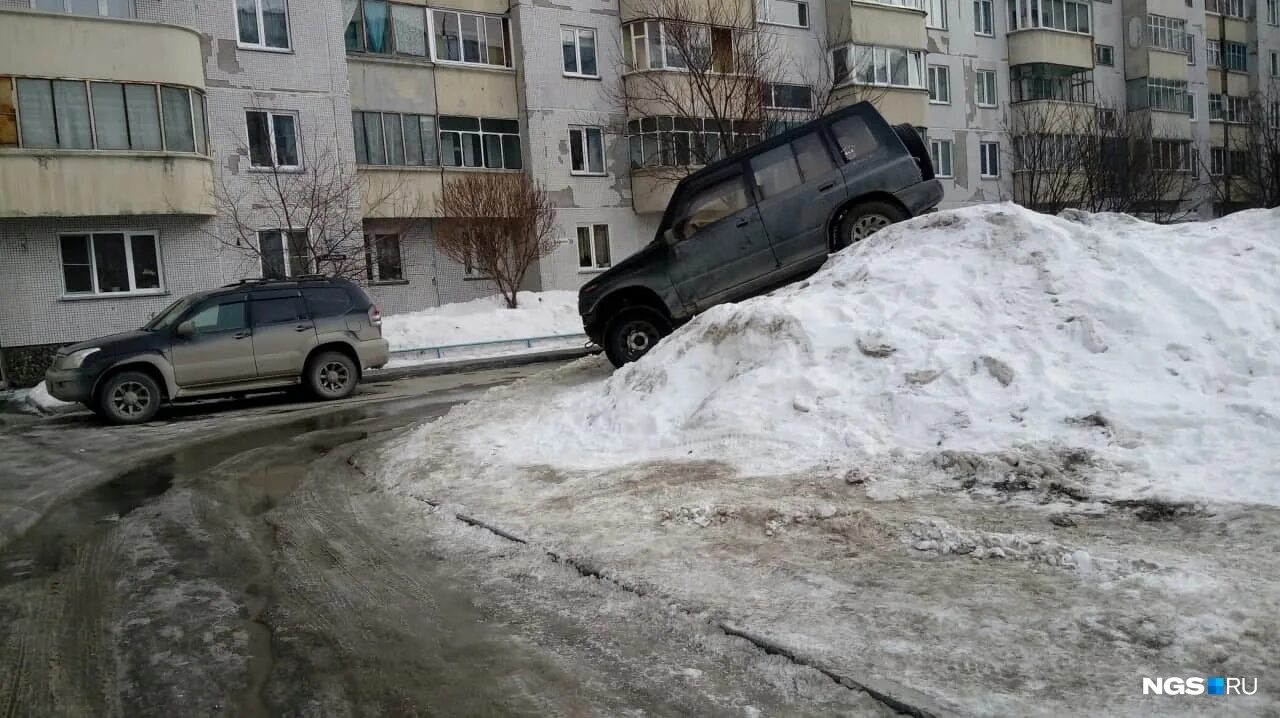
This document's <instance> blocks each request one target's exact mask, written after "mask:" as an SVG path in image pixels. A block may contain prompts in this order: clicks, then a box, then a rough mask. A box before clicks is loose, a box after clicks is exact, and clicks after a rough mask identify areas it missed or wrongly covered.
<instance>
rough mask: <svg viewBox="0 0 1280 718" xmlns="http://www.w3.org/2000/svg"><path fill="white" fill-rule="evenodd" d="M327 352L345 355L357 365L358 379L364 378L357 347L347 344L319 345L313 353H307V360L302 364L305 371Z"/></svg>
mask: <svg viewBox="0 0 1280 718" xmlns="http://www.w3.org/2000/svg"><path fill="white" fill-rule="evenodd" d="M325 352H338V353H339V354H343V355H345V356H346V357H347V358H348V359H350V360H351V363H352V364H355V365H356V378H357V379H362V378H364V369H363V368H362V367H361V366H360V354H359V353H358V352H356V348H355V347H353V346H351V345H350V344H348V343H346V342H325V343H323V344H317V345H316V346H315V347H313V348H312V349H311V351H309V352H307V360H306V361H305V362H303V363H302V366H303V371H306V367H309V366H311V362H312V360H314V359H315V358H316V357H318V356H320V355H321V354H323V353H325Z"/></svg>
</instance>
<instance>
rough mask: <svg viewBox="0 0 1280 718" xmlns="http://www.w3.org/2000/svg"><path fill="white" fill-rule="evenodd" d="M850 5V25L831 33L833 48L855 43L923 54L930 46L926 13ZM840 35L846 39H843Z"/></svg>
mask: <svg viewBox="0 0 1280 718" xmlns="http://www.w3.org/2000/svg"><path fill="white" fill-rule="evenodd" d="M849 5H850V9H849V15H850V20H849V24H848V25H840V26H837V25H835V24H832V25H831V27H830V28H829V30H828V34H829V37H830V40H831V42H832V43H833V44H840V43H843V42H856V43H858V44H861V45H882V46H885V47H906V48H910V49H913V50H924V49H926V48H927V47H928V46H929V41H928V33H927V32H926V31H925V27H924V18H925V13H924V11H923V10H916V9H915V8H906V7H899V6H896V5H875V4H871V3H864V2H856V1H855V2H851V3H849ZM841 33H845V36H844V37H842V36H841Z"/></svg>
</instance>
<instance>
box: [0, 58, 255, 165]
mask: <svg viewBox="0 0 1280 718" xmlns="http://www.w3.org/2000/svg"><path fill="white" fill-rule="evenodd" d="M9 78H10V80H11V81H12V83H13V90H12V92H13V108H14V125H15V127H16V132H17V140H18V143H17V145H15V146H16V147H19V148H22V149H31V150H40V151H41V152H63V151H70V152H110V153H120V154H130V155H138V154H178V155H196V156H199V157H209V156H211V154H212V148H211V147H210V143H209V115H208V97H207V96H206V95H205V93H204V92H202V91H201V90H198V89H196V88H194V87H189V86H187V85H168V84H164V83H158V82H124V81H121V80H100V79H84V80H80V79H76V80H68V79H63V78H49V77H31V76H24V75H11V76H9ZM19 80H31V81H34V82H46V83H49V84H50V103H51V104H52V106H53V117H54V125H53V131H54V137H55V141H57V139H56V138H57V137H58V135H59V129H58V126H57V115H58V98H57V95H56V93H54V92H53V91H52V83H54V82H71V83H79V84H82V85H84V93H85V107H86V111H87V114H88V118H87V119H88V123H89V146H88V147H78V148H73V147H57V146H55V147H30V146H28V145H27V144H26V142H25V139H24V137H23V132H22V101H21V98H20V97H19V94H18V81H19ZM95 84H98V85H119V86H121V87H122V88H125V87H128V86H130V85H133V86H138V87H147V88H150V89H151V90H152V91H153V93H154V95H155V111H156V114H155V119H156V125H157V127H158V128H159V131H160V148H159V149H154V150H149V149H134V148H132V147H126V148H119V149H111V148H101V147H99V146H98V145H99V144H100V143H99V141H98V124H97V118H95V117H94V109H93V104H94V103H93V86H94V85H95ZM166 87H169V88H173V89H177V90H183V91H184V92H186V95H187V106H188V108H189V109H190V112H191V137H192V139H193V147H192V149H191V150H190V151H188V150H177V149H169V146H168V145H169V140H168V135H167V133H166V131H165V121H164V99H163V93H162V90H163V89H164V88H166ZM121 91H122V92H125V90H123V89H122V90H121ZM197 95H198V96H199V97H200V98H201V102H199V103H197V102H196V100H195V98H196V96H197ZM124 102H125V105H124V111H125V113H126V116H127V114H128V112H129V106H128V98H127V96H126V97H125V100H124ZM197 114H198V115H199V124H197ZM126 123H127V120H126ZM247 129H248V128H247V127H246V130H247ZM197 130H203V131H200V132H198V131H197ZM126 132H127V124H126ZM129 137H130V139H131V140H132V135H129ZM201 147H203V148H204V151H203V152H201V151H200V148H201Z"/></svg>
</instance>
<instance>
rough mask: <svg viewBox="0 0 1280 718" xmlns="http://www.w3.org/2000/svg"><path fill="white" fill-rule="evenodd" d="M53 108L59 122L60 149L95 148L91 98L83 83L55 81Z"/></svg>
mask: <svg viewBox="0 0 1280 718" xmlns="http://www.w3.org/2000/svg"><path fill="white" fill-rule="evenodd" d="M53 108H54V115H55V117H56V119H57V122H58V147H61V148H63V149H71V150H87V149H90V148H92V147H93V138H92V137H91V136H90V131H89V98H88V97H87V96H86V95H85V86H84V83H83V82H79V81H76V80H54V81H53Z"/></svg>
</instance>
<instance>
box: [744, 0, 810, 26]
mask: <svg viewBox="0 0 1280 718" xmlns="http://www.w3.org/2000/svg"><path fill="white" fill-rule="evenodd" d="M785 2H790V3H792V4H795V5H803V6H804V18H805V20H807V21H808V22H807V23H805V24H803V25H792V24H791V23H789V22H779V21H777V20H774V19H773V13H771V12H770V5H772V3H773V0H759V2H758V3H757V12H759V21H760V22H761V23H763V24H765V25H778V26H779V27H802V28H808V27H810V26H812V25H813V15H811V14H810V11H811V8H810V7H809V2H808V0H785Z"/></svg>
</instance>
